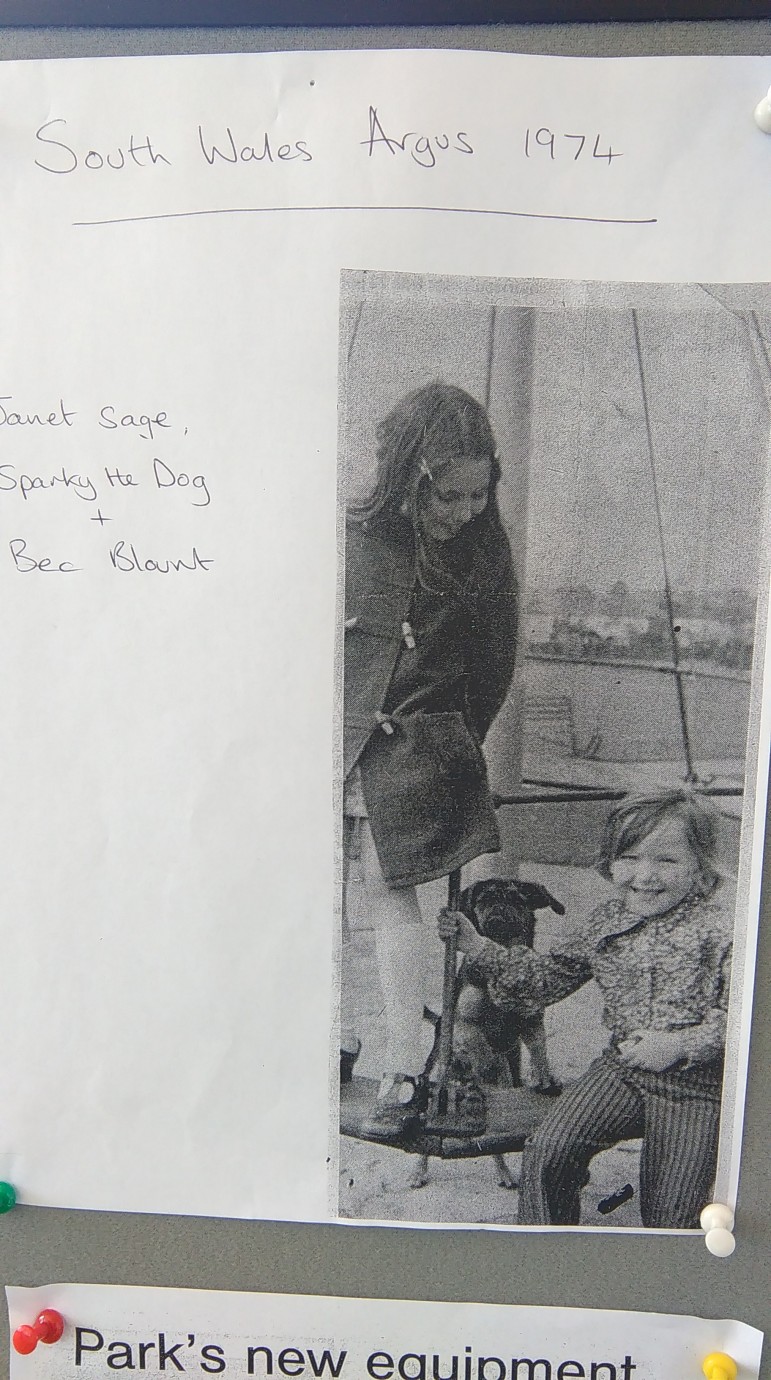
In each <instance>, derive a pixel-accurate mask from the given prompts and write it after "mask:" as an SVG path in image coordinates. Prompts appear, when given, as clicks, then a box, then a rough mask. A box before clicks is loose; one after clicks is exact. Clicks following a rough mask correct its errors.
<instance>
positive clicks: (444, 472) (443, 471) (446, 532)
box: [418, 456, 491, 541]
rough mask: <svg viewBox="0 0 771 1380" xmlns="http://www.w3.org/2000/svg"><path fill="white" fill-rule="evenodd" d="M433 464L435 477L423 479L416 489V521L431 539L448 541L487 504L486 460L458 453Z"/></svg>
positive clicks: (489, 472) (487, 475) (489, 469)
mask: <svg viewBox="0 0 771 1380" xmlns="http://www.w3.org/2000/svg"><path fill="white" fill-rule="evenodd" d="M436 468H437V474H436V476H435V478H434V479H429V480H427V481H426V482H425V483H424V484H423V486H422V487H421V490H420V496H419V502H418V513H419V517H420V525H421V527H422V528H423V531H424V532H425V534H426V536H427V537H431V538H433V540H434V541H452V539H453V537H457V535H458V533H459V532H460V530H461V528H462V527H465V526H466V523H467V522H470V521H471V519H472V518H475V517H479V514H480V513H482V512H484V510H485V508H486V507H487V499H488V495H489V492H490V478H491V466H490V461H489V460H480V459H473V458H472V459H467V458H465V457H463V456H461V457H459V458H458V459H456V460H449V461H448V462H447V464H445V465H442V466H441V467H440V466H438V465H437V467H436Z"/></svg>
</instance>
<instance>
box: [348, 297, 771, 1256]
mask: <svg viewBox="0 0 771 1380" xmlns="http://www.w3.org/2000/svg"><path fill="white" fill-rule="evenodd" d="M770 402H771V290H769V288H768V287H767V286H766V285H762V284H752V285H746V286H743V285H731V284H728V285H726V284H706V285H705V284H651V283H646V284H633V283H628V284H625V283H597V282H574V281H543V280H538V281H535V280H524V279H523V280H514V279H505V280H504V279H494V278H481V277H480V278H473V279H472V278H462V277H457V278H452V277H442V276H431V275H406V274H395V273H382V272H374V271H373V272H370V271H350V272H345V273H344V274H343V275H342V280H341V335H340V432H339V438H340V532H341V540H340V550H341V566H340V606H339V616H340V625H341V632H340V643H341V646H342V648H343V650H342V652H341V657H340V663H341V664H340V676H339V684H340V691H341V704H342V711H341V715H340V717H341V726H340V734H339V745H340V758H341V768H340V776H341V780H342V782H343V786H342V791H341V793H340V794H341V798H340V801H339V806H340V820H341V822H340V841H341V844H340V853H341V864H340V891H341V906H340V922H341V923H340V929H341V934H340V941H341V942H340V1024H339V1044H340V1108H339V1110H340V1130H341V1139H340V1188H339V1215H340V1217H341V1218H343V1219H354V1220H361V1221H370V1222H417V1223H427V1224H431V1223H437V1224H439V1223H442V1224H448V1223H451V1224H458V1225H464V1224H486V1225H490V1226H498V1227H514V1226H519V1227H525V1228H544V1227H559V1228H570V1227H573V1228H576V1227H583V1228H593V1229H603V1228H605V1229H607V1228H610V1229H616V1230H618V1229H631V1230H640V1229H659V1230H662V1229H663V1230H669V1231H673V1230H694V1229H697V1228H698V1225H699V1215H700V1212H701V1209H702V1208H703V1207H704V1206H705V1204H707V1203H709V1202H710V1201H711V1200H712V1195H713V1192H714V1188H715V1183H716V1176H717V1175H718V1174H721V1175H722V1176H723V1182H726V1183H728V1182H729V1181H730V1180H731V1176H732V1174H733V1173H734V1170H733V1168H732V1166H733V1165H734V1164H735V1163H736V1160H737V1157H738V1145H737V1144H736V1143H735V1141H736V1138H737V1126H738V1127H740V1115H741V1114H740V1110H739V1111H738V1113H737V1108H739V1109H740V1108H741V1103H742V1097H743V1090H744V1082H745V1078H746V1063H747V1057H748V1048H749V1019H750V1003H751V974H752V967H751V955H752V952H753V947H754V942H753V936H754V929H755V926H756V923H757V889H758V886H759V881H758V877H759V866H760V856H759V853H760V847H761V844H762V822H763V815H764V805H765V791H766V776H767V766H768V734H767V725H766V724H764V722H763V716H762V712H761V711H762V686H763V668H764V661H765V630H766V615H767V592H768V581H769V571H768V542H767V501H768V499H767V476H768V461H769V404H770ZM343 531H344V537H343V535H342V534H343ZM343 590H344V593H343ZM748 965H749V966H748ZM748 978H749V981H748ZM337 1035H338V1031H337V1030H335V1031H334V1033H333V1039H334V1040H336V1039H337Z"/></svg>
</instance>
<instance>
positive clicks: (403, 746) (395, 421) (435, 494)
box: [344, 383, 517, 1139]
mask: <svg viewBox="0 0 771 1380" xmlns="http://www.w3.org/2000/svg"><path fill="white" fill-rule="evenodd" d="M377 459H378V470H377V477H376V481H375V485H374V488H373V490H372V492H371V494H370V495H369V497H368V498H367V499H365V500H364V501H363V502H361V503H359V504H357V505H355V506H353V507H351V508H350V509H349V512H348V522H347V537H346V608H345V628H346V639H345V690H344V695H345V732H344V758H345V761H344V772H345V797H344V813H345V841H346V853H347V856H348V858H349V859H350V857H351V855H352V854H354V855H355V856H356V857H357V859H358V865H359V868H360V875H362V876H363V879H364V880H365V882H366V884H367V901H368V904H369V909H370V914H371V918H372V921H373V924H374V927H375V933H376V943H377V958H378V968H379V974H380V981H381V985H382V988H383V995H384V999H385V1006H386V1026H387V1042H388V1044H387V1052H386V1058H385V1061H384V1062H385V1069H384V1074H383V1080H382V1083H381V1086H380V1092H379V1095H378V1098H377V1101H376V1104H375V1106H374V1108H373V1112H372V1116H371V1118H370V1122H369V1123H368V1126H367V1128H366V1133H368V1134H372V1135H377V1136H378V1138H380V1139H388V1138H389V1137H390V1138H393V1139H396V1138H398V1136H400V1135H401V1134H402V1133H403V1132H404V1130H405V1129H406V1128H408V1127H409V1125H410V1123H411V1122H413V1121H414V1120H415V1118H416V1116H417V1115H418V1114H419V1113H420V1111H421V1110H422V1108H423V1106H424V1103H425V1088H424V1085H423V1081H422V1079H421V1073H422V1061H421V1058H420V1035H421V1023H422V1019H423V1005H424V973H423V971H422V965H421V963H420V962H419V957H418V954H417V953H416V951H417V950H419V946H418V944H417V943H416V939H417V938H418V937H419V936H417V935H416V931H415V926H416V925H418V924H419V923H420V919H421V917H420V910H419V907H418V900H417V895H416V891H415V888H416V886H417V885H419V884H420V883H422V882H428V881H431V880H433V879H436V878H439V877H444V876H446V875H447V874H448V873H449V872H450V871H452V870H453V869H454V868H458V867H461V866H462V865H463V864H464V863H466V862H469V861H470V860H471V859H472V858H475V857H478V856H479V855H480V854H481V853H488V852H494V851H497V850H498V848H499V847H500V840H499V835H498V828H497V825H496V821H495V815H494V812H493V808H492V802H491V799H490V792H489V789H488V784H487V773H486V769H485V763H484V759H483V756H482V751H481V744H482V742H483V740H484V737H485V735H486V733H487V730H488V729H489V727H490V724H491V723H492V721H493V719H494V717H495V715H496V714H497V712H498V710H499V709H500V707H501V704H502V703H503V700H504V698H505V696H506V693H507V690H508V688H509V684H510V681H511V677H512V673H513V669H514V657H515V649H516V621H517V600H516V583H515V580H514V575H513V572H512V564H511V553H510V550H509V544H508V541H507V538H506V535H505V533H504V530H503V527H502V524H501V520H500V516H499V513H498V507H497V503H496V497H495V491H496V485H497V482H498V479H499V477H500V467H499V464H498V457H497V452H496V448H495V440H494V438H493V434H492V430H491V428H490V423H489V421H488V419H487V415H486V413H485V410H484V408H483V407H482V406H481V405H480V404H479V403H478V402H476V401H475V399H474V398H472V397H470V396H469V394H468V393H465V392H464V391H463V390H462V389H460V388H455V387H450V386H449V385H446V384H440V383H435V384H430V385H428V386H427V387H425V388H421V389H419V390H418V391H417V392H415V393H412V394H410V396H409V397H406V398H404V399H403V400H402V401H401V402H399V403H398V404H397V406H396V407H395V408H394V409H393V411H392V412H390V413H389V415H388V416H387V417H386V418H385V419H384V421H383V422H382V423H381V424H380V426H379V427H378V429H377Z"/></svg>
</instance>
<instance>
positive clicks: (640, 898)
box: [610, 817, 700, 918]
mask: <svg viewBox="0 0 771 1380" xmlns="http://www.w3.org/2000/svg"><path fill="white" fill-rule="evenodd" d="M610 875H611V877H612V879H613V882H614V884H615V885H616V887H617V888H618V891H619V893H620V895H621V898H622V900H623V902H624V905H625V907H626V909H627V910H628V911H630V912H631V914H632V915H639V916H640V917H641V918H645V917H647V916H653V915H663V914H664V913H665V911H668V910H671V909H672V907H673V906H676V905H677V904H678V902H680V901H682V900H684V899H685V897H686V896H687V895H688V893H689V892H691V891H693V890H694V889H695V887H696V886H697V884H698V882H699V878H700V869H699V864H698V860H697V859H696V857H695V855H694V853H693V851H692V849H691V846H690V844H689V843H688V839H687V837H686V833H685V827H684V825H683V821H682V820H681V819H677V817H673V818H672V819H667V820H663V821H662V823H661V824H659V825H657V826H656V828H655V829H652V830H651V832H650V833H649V834H646V836H645V838H643V839H640V841H639V843H636V844H635V845H634V847H633V848H630V850H629V852H628V853H622V854H620V855H619V857H617V858H616V860H615V862H613V863H611V867H610Z"/></svg>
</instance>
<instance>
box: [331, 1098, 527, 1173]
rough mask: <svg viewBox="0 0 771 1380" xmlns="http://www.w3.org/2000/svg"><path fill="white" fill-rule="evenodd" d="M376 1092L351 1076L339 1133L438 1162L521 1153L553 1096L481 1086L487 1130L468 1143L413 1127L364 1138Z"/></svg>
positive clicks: (341, 1111) (344, 1100)
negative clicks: (394, 1135) (389, 1136)
mask: <svg viewBox="0 0 771 1380" xmlns="http://www.w3.org/2000/svg"><path fill="white" fill-rule="evenodd" d="M377 1090H378V1081H377V1079H375V1078H352V1079H351V1081H350V1082H349V1083H344V1084H343V1085H342V1086H341V1088H340V1133H341V1135H344V1136H352V1137H353V1138H354V1139H356V1140H369V1141H375V1142H376V1143H377V1144H381V1145H388V1146H389V1147H390V1148H391V1149H396V1150H404V1151H405V1152H407V1153H409V1154H411V1155H430V1156H431V1157H432V1158H435V1159H440V1160H459V1159H473V1158H476V1157H477V1156H479V1155H505V1154H508V1153H511V1152H512V1151H515V1150H521V1149H522V1147H523V1146H524V1144H525V1141H526V1140H527V1138H528V1136H530V1135H532V1133H533V1131H534V1130H535V1129H536V1127H537V1126H538V1125H539V1124H540V1122H541V1121H543V1119H544V1117H545V1116H546V1114H547V1112H548V1111H549V1110H550V1109H551V1108H552V1107H553V1106H554V1098H553V1097H548V1096H546V1095H545V1094H544V1093H538V1092H534V1091H533V1089H532V1088H485V1099H486V1102H487V1130H486V1131H485V1133H484V1135H482V1136H478V1137H476V1138H475V1139H473V1140H461V1139H460V1138H458V1137H457V1136H442V1135H436V1134H433V1133H428V1132H426V1131H424V1130H421V1129H420V1127H417V1128H416V1129H415V1130H414V1131H413V1132H410V1134H409V1135H405V1136H403V1137H402V1138H401V1139H399V1140H397V1141H393V1140H385V1139H383V1140H379V1139H378V1137H376V1136H371V1135H370V1136H364V1135H363V1134H362V1127H363V1126H364V1123H365V1122H366V1120H367V1116H368V1114H369V1112H370V1111H371V1109H372V1104H373V1102H374V1101H375V1098H376V1096H377Z"/></svg>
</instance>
